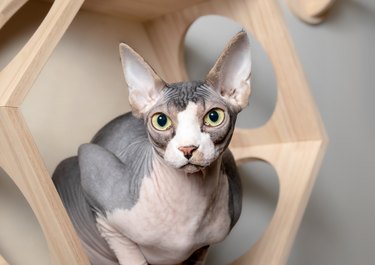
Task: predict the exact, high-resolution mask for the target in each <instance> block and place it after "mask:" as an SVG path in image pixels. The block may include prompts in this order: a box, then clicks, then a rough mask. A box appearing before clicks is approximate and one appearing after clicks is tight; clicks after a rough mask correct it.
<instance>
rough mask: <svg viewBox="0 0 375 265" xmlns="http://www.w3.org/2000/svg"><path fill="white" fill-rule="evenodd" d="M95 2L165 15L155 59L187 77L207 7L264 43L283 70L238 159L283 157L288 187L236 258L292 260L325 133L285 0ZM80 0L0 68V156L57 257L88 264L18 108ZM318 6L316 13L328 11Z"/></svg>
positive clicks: (62, 5) (278, 163)
mask: <svg viewBox="0 0 375 265" xmlns="http://www.w3.org/2000/svg"><path fill="white" fill-rule="evenodd" d="M19 1H20V0H13V1H12V2H13V3H16V2H18V3H20V2H19ZM89 1H91V7H90V2H88V3H87V6H86V8H92V9H93V10H96V9H97V10H100V11H101V12H109V13H112V12H113V13H114V14H116V15H121V14H123V15H124V16H132V17H133V18H137V19H140V20H149V19H150V18H151V17H153V16H154V15H155V16H159V15H161V14H165V15H163V16H161V17H158V18H156V19H154V20H149V21H148V22H147V23H146V24H145V28H146V30H147V32H148V35H149V38H150V40H151V43H152V44H153V48H154V50H155V53H156V55H157V57H158V59H159V60H158V59H156V60H155V62H156V66H155V65H154V66H155V67H156V68H157V70H159V71H158V72H160V73H161V75H162V76H163V77H164V78H165V79H166V80H167V81H177V80H179V81H180V80H184V79H187V75H186V72H185V68H184V63H183V60H182V59H183V58H182V57H183V56H182V54H183V53H182V52H183V39H184V36H185V33H186V31H187V29H188V27H189V25H190V24H191V23H193V22H194V21H195V20H196V19H197V18H199V17H200V16H203V15H208V14H217V15H222V16H226V17H229V18H231V19H233V20H235V21H237V22H239V23H240V24H242V25H243V27H244V28H245V29H246V30H248V31H250V32H251V33H252V34H253V35H254V36H255V37H256V38H257V39H258V40H259V42H260V43H261V44H262V45H263V47H264V49H265V51H266V52H267V53H268V55H269V57H270V59H271V61H272V63H273V65H274V68H275V73H276V77H277V84H278V99H277V103H276V108H275V111H274V114H273V116H272V117H271V119H270V120H269V121H268V122H267V124H266V125H265V126H263V127H261V128H257V129H252V130H244V129H242V130H236V131H235V134H234V136H233V141H232V143H231V146H230V147H231V149H232V151H233V153H234V155H235V158H236V160H237V161H238V162H239V163H241V162H245V161H248V160H251V159H261V160H264V161H267V162H268V163H270V164H271V165H272V166H274V168H275V169H276V171H277V173H278V176H279V179H280V195H279V201H278V205H277V208H276V212H275V215H274V217H273V219H272V221H271V223H270V225H269V227H268V228H267V230H266V231H265V233H264V234H263V236H262V237H261V239H260V240H259V241H258V243H257V244H256V245H255V247H254V248H252V249H251V250H249V251H248V252H247V253H246V254H245V255H244V256H242V257H241V258H239V259H238V260H237V261H235V262H234V263H233V264H236V265H245V264H247V265H255V264H267V265H282V264H285V263H286V261H287V257H288V255H289V251H290V248H291V246H292V242H293V240H294V237H295V234H296V231H297V229H298V226H299V223H300V221H301V218H302V215H303V212H304V209H305V206H306V203H307V200H308V198H309V196H310V192H311V189H312V187H313V183H314V180H315V176H316V172H317V169H318V168H319V165H320V161H321V159H322V157H323V154H324V150H325V146H326V136H325V132H324V128H323V125H322V123H321V120H320V116H319V113H318V112H317V110H316V107H315V104H314V102H313V100H312V97H311V95H310V92H309V89H308V85H307V82H306V80H305V77H304V74H303V71H302V68H301V66H300V64H299V61H298V60H297V56H296V54H295V52H294V49H293V46H292V44H291V42H290V40H289V35H288V32H287V30H286V26H285V24H284V22H283V19H282V16H281V12H280V9H279V7H278V5H277V3H276V2H275V1H276V0H210V1H198V0H197V1H187V0H184V1H179V2H178V4H176V3H177V2H176V1H172V0H163V1H158V2H157V3H158V6H157V7H156V4H155V1H151V0H145V1H120V0H118V1H115V0H113V1H111V2H110V1H108V2H106V5H103V4H102V3H100V4H101V5H100V6H99V4H98V3H99V1H97V0H89ZM7 2H9V0H8V1H7ZM172 3H173V5H172ZM81 4H82V0H78V1H77V0H56V1H55V2H54V5H53V7H52V9H51V10H50V12H49V14H48V16H47V17H46V19H45V21H44V22H43V23H42V25H41V26H40V28H39V29H38V31H37V32H36V34H35V35H34V36H33V38H32V39H31V40H30V41H29V42H28V43H27V44H26V46H25V47H24V48H23V49H22V50H21V52H20V53H19V54H18V55H17V56H16V57H15V58H14V60H13V61H12V62H11V63H10V64H9V65H8V66H7V67H6V68H5V69H4V70H3V71H2V72H1V73H0V106H2V107H0V146H1V149H0V164H1V166H2V168H4V170H5V171H6V172H7V173H8V174H9V175H10V176H11V177H12V179H13V180H14V182H15V183H16V184H17V186H18V187H19V188H20V190H21V191H22V193H23V194H24V196H25V197H26V199H27V200H28V202H29V203H30V205H31V207H32V209H33V211H34V212H35V215H36V217H37V218H38V220H39V222H40V225H41V227H42V229H43V232H44V234H45V236H46V239H47V242H48V244H49V247H50V250H51V254H52V256H53V258H54V261H55V263H56V264H77V265H78V264H88V260H87V258H86V256H85V255H84V254H83V251H82V248H81V245H80V243H79V240H78V238H77V236H76V234H75V233H74V231H73V227H72V225H71V223H70V221H69V218H68V216H67V214H66V212H65V210H64V209H63V206H62V203H61V201H60V199H59V197H58V195H57V192H56V190H55V188H54V187H53V184H52V181H51V179H50V177H49V176H48V173H47V171H46V169H45V166H44V163H43V161H42V159H41V158H40V155H39V153H38V150H37V148H36V146H35V144H34V141H33V139H32V137H31V135H30V133H29V131H28V128H27V126H26V124H25V122H24V121H23V117H22V115H21V113H20V110H19V108H18V107H19V106H20V104H21V103H22V101H23V99H24V97H25V96H26V94H27V92H28V90H29V89H30V87H31V84H32V83H33V81H34V80H35V78H36V77H37V75H38V73H39V71H40V69H41V68H42V66H43V65H44V63H45V61H46V59H47V58H48V56H49V54H50V53H51V51H52V50H53V48H54V46H55V45H56V43H57V42H58V40H59V39H60V37H61V35H62V34H63V32H64V31H65V30H66V28H67V26H68V25H69V23H70V21H71V20H72V18H73V17H74V16H75V14H76V12H77V11H78V9H79V7H80V5H81ZM146 4H147V8H146V6H144V5H146ZM193 4H195V5H194V6H193ZM127 5H129V6H127ZM172 6H173V7H172ZM104 7H105V8H104ZM0 10H1V9H0ZM3 10H4V8H3ZM176 10H178V11H176ZM316 10H318V9H317V8H315V11H314V12H312V14H320V13H319V12H317V11H316ZM172 11H176V12H173V13H171V12H172ZM12 12H13V11H12ZM12 12H8V13H9V14H11V13H12ZM123 12H125V13H123ZM134 13H139V14H140V15H139V16H138V15H136V16H134ZM158 61H159V62H163V64H157V62H158Z"/></svg>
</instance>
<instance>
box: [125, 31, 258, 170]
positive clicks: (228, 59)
mask: <svg viewBox="0 0 375 265" xmlns="http://www.w3.org/2000/svg"><path fill="white" fill-rule="evenodd" d="M120 55H121V61H122V65H123V70H124V74H125V79H126V83H127V85H128V89H129V102H130V105H131V107H132V112H133V114H134V115H135V116H137V117H139V118H143V119H144V120H145V123H146V125H147V129H148V134H149V139H150V142H151V143H152V144H153V146H154V149H155V151H156V153H157V154H158V155H159V156H160V157H162V158H163V159H164V160H165V161H166V162H167V164H169V165H170V166H172V167H175V168H180V169H183V170H185V172H187V173H194V172H197V171H199V170H201V169H203V168H205V167H207V166H208V165H210V164H211V163H212V162H213V161H215V160H216V159H217V158H218V157H219V156H220V155H221V154H222V153H223V151H224V150H225V148H227V146H228V144H229V142H230V139H231V137H232V133H233V130H234V127H235V121H236V117H237V114H238V113H239V112H240V111H241V110H242V109H243V108H245V107H246V106H247V105H248V102H249V96H250V91H251V89H250V77H251V58H250V57H251V56H250V44H249V40H248V37H247V35H246V33H245V32H240V33H238V34H237V35H236V36H235V37H233V38H232V40H231V41H230V42H229V44H228V45H227V47H226V48H225V49H224V51H223V52H222V54H221V55H220V57H219V59H218V60H217V61H216V63H215V65H214V66H213V68H212V69H211V70H210V72H209V73H208V75H207V78H206V80H205V81H201V82H181V83H174V84H167V83H165V82H164V81H163V80H162V79H161V78H160V77H159V76H158V75H157V74H156V73H155V72H154V71H153V70H152V68H151V67H150V66H149V65H148V64H147V63H146V62H145V61H144V59H143V58H142V57H141V56H140V55H139V54H137V53H136V52H135V51H134V50H133V49H131V48H130V47H129V46H127V45H125V44H121V45H120Z"/></svg>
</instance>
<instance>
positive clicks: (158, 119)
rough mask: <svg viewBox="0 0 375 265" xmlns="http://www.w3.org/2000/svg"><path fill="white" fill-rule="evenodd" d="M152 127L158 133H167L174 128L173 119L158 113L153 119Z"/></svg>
mask: <svg viewBox="0 0 375 265" xmlns="http://www.w3.org/2000/svg"><path fill="white" fill-rule="evenodd" d="M151 123H152V126H154V128H155V129H156V130H158V131H166V130H168V129H169V128H170V127H171V126H172V121H171V119H170V118H169V117H168V116H167V115H165V114H164V113H156V114H154V115H153V116H152V118H151Z"/></svg>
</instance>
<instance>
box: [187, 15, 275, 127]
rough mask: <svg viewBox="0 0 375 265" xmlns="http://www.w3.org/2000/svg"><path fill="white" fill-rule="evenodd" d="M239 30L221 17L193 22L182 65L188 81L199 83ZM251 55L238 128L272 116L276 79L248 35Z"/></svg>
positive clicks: (263, 56)
mask: <svg viewBox="0 0 375 265" xmlns="http://www.w3.org/2000/svg"><path fill="white" fill-rule="evenodd" d="M242 29H243V28H242V26H241V25H239V24H238V23H236V22H234V21H232V20H230V19H228V18H225V17H221V16H216V15H210V16H204V17H201V18H199V19H197V20H196V21H195V22H194V23H193V24H192V25H191V26H190V28H189V30H188V31H187V34H186V35H185V62H186V69H187V72H188V75H189V77H190V79H191V80H203V79H204V78H205V77H206V74H207V73H208V72H209V70H210V69H211V67H212V66H213V65H214V64H215V61H216V59H217V58H218V56H219V55H220V53H221V51H222V50H223V49H224V47H225V46H226V44H227V43H228V41H229V40H230V39H231V38H232V37H233V36H234V35H235V34H236V33H238V32H239V31H241V30H242ZM248 36H249V39H250V45H251V54H252V77H251V78H252V80H251V87H252V94H251V97H250V104H249V107H247V108H246V109H244V110H243V111H242V112H241V113H240V114H239V115H238V118H237V126H238V127H241V128H256V127H260V126H261V125H263V124H264V123H266V122H267V120H268V119H269V118H270V117H271V116H272V113H273V110H274V108H275V104H276V97H277V89H276V77H275V73H274V70H273V66H272V63H271V60H270V59H269V57H268V56H267V54H266V52H265V51H264V49H263V47H262V46H261V44H260V43H259V42H258V41H257V40H256V39H255V37H253V36H252V34H251V33H249V32H248Z"/></svg>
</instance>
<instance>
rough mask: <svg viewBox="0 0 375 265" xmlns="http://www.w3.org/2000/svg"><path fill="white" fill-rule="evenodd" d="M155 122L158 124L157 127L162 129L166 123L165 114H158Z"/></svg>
mask: <svg viewBox="0 0 375 265" xmlns="http://www.w3.org/2000/svg"><path fill="white" fill-rule="evenodd" d="M157 122H158V124H159V126H161V127H164V126H165V125H166V124H167V122H168V118H167V116H166V115H165V114H160V115H159V116H158V119H157Z"/></svg>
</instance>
